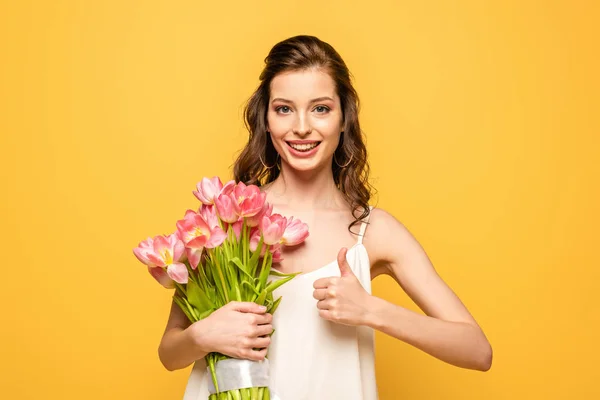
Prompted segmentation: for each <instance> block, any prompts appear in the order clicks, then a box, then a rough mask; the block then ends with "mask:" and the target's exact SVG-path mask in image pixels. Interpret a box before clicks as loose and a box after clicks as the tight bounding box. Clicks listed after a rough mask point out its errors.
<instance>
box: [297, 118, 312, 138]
mask: <svg viewBox="0 0 600 400" xmlns="http://www.w3.org/2000/svg"><path fill="white" fill-rule="evenodd" d="M293 131H294V133H295V134H297V135H300V136H305V135H308V134H309V133H310V132H312V128H311V127H310V124H309V123H308V119H307V117H306V116H304V115H302V114H301V113H298V118H296V121H295V125H294V128H293Z"/></svg>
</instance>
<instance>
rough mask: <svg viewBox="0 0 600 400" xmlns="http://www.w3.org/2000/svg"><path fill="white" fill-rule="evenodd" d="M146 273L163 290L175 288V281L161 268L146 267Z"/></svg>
mask: <svg viewBox="0 0 600 400" xmlns="http://www.w3.org/2000/svg"><path fill="white" fill-rule="evenodd" d="M148 272H150V275H152V277H153V278H154V279H156V281H157V282H158V283H160V284H161V285H162V286H164V287H165V288H167V289H173V288H174V287H175V281H174V280H173V279H171V278H170V277H169V274H167V273H166V272H165V270H164V269H163V268H162V267H154V268H152V267H148Z"/></svg>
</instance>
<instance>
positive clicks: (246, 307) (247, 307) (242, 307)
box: [228, 301, 267, 314]
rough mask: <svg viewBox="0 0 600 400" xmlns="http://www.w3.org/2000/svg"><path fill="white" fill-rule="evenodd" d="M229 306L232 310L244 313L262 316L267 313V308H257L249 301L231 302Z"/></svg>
mask: <svg viewBox="0 0 600 400" xmlns="http://www.w3.org/2000/svg"><path fill="white" fill-rule="evenodd" d="M229 304H230V307H231V308H232V309H233V310H235V311H239V312H244V313H255V314H263V313H265V312H266V311H267V307H265V306H259V305H258V304H256V303H254V302H251V301H232V302H230V303H229ZM229 304H228V305H229Z"/></svg>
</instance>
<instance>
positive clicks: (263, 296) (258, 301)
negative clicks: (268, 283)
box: [254, 288, 267, 305]
mask: <svg viewBox="0 0 600 400" xmlns="http://www.w3.org/2000/svg"><path fill="white" fill-rule="evenodd" d="M266 298H267V289H266V288H265V289H263V291H262V292H261V293H260V295H259V296H258V298H257V299H256V300H255V301H254V302H255V303H256V304H261V305H262V304H263V303H264V302H265V299H266Z"/></svg>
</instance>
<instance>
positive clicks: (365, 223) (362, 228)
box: [358, 206, 373, 244]
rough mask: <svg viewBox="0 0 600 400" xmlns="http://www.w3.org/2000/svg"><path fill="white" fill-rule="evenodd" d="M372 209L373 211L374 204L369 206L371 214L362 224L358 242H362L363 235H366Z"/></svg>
mask: <svg viewBox="0 0 600 400" xmlns="http://www.w3.org/2000/svg"><path fill="white" fill-rule="evenodd" d="M371 211H373V206H369V215H367V217H366V218H365V219H364V220H363V221H362V224H361V225H360V231H359V232H358V244H361V243H362V241H363V237H364V236H365V230H367V224H368V223H369V218H370V217H371Z"/></svg>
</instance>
